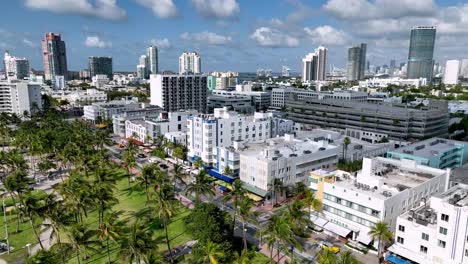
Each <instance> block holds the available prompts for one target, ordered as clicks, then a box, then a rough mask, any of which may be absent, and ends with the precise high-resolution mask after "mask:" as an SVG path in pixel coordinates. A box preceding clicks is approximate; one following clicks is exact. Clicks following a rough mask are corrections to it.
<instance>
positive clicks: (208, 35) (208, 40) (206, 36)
mask: <svg viewBox="0 0 468 264" xmlns="http://www.w3.org/2000/svg"><path fill="white" fill-rule="evenodd" d="M180 38H181V39H183V40H187V41H195V42H198V43H203V44H209V45H226V44H229V43H231V42H232V37H231V36H224V35H219V34H216V33H213V32H208V31H203V32H200V33H188V32H184V33H182V34H181V35H180Z"/></svg>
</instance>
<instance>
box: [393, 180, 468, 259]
mask: <svg viewBox="0 0 468 264" xmlns="http://www.w3.org/2000/svg"><path fill="white" fill-rule="evenodd" d="M396 226H397V228H396V230H395V236H394V238H395V243H394V244H393V245H392V246H391V247H390V248H389V251H390V252H391V253H393V254H394V255H396V257H397V258H402V259H404V260H411V261H413V262H415V263H439V264H455V263H457V264H461V263H468V258H467V256H468V243H467V241H468V186H467V185H463V184H459V185H456V186H453V187H452V188H450V189H449V190H447V191H446V192H443V193H439V194H435V195H432V196H430V197H427V200H425V201H423V202H421V203H420V204H419V206H417V207H415V208H413V209H412V210H410V211H408V212H406V213H404V214H402V215H401V216H399V217H398V219H397V222H396ZM394 257H395V256H392V258H394Z"/></svg>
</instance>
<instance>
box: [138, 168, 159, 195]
mask: <svg viewBox="0 0 468 264" xmlns="http://www.w3.org/2000/svg"><path fill="white" fill-rule="evenodd" d="M155 168H156V165H155V164H154V163H153V164H149V165H145V166H144V167H143V169H142V170H141V172H140V174H139V175H138V178H137V180H138V182H139V183H140V185H143V186H144V188H145V193H146V201H147V202H148V201H149V199H150V192H149V186H150V185H151V184H153V183H154V182H155V180H156V174H155Z"/></svg>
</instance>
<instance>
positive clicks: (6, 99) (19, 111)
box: [0, 81, 42, 116]
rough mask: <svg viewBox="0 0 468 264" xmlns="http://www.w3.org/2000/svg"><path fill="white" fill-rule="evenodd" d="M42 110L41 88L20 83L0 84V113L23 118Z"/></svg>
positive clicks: (32, 84)
mask: <svg viewBox="0 0 468 264" xmlns="http://www.w3.org/2000/svg"><path fill="white" fill-rule="evenodd" d="M35 108H36V110H40V109H42V97H41V86H40V85H39V84H34V83H28V82H25V81H22V82H1V83H0V112H7V113H13V114H16V115H18V116H23V115H25V114H26V113H27V114H30V113H31V111H34V110H35Z"/></svg>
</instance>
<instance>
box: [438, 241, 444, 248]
mask: <svg viewBox="0 0 468 264" xmlns="http://www.w3.org/2000/svg"><path fill="white" fill-rule="evenodd" d="M437 244H438V245H439V247H441V248H445V241H442V240H440V239H439V240H438V242H437Z"/></svg>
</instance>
